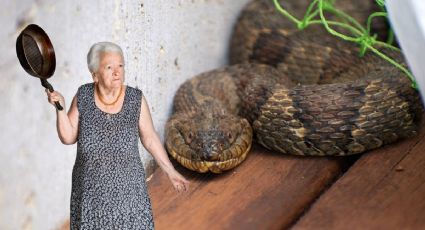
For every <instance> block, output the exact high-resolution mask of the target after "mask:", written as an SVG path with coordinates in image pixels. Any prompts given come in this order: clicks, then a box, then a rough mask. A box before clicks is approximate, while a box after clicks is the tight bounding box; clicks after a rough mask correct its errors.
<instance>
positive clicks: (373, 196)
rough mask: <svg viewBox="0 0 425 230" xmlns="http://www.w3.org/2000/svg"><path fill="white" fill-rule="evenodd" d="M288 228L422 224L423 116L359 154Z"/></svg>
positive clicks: (424, 200)
mask: <svg viewBox="0 0 425 230" xmlns="http://www.w3.org/2000/svg"><path fill="white" fill-rule="evenodd" d="M293 229H425V122H422V125H421V129H420V131H419V135H417V136H416V137H414V138H411V139H409V140H405V141H403V142H399V143H397V144H395V145H390V146H387V147H385V148H382V149H379V150H376V151H374V152H371V153H369V154H365V155H364V156H363V157H362V158H360V159H359V160H358V161H357V162H356V163H355V164H354V165H353V166H352V167H351V168H350V169H349V170H348V171H347V173H345V174H344V176H343V177H341V178H340V179H339V180H338V181H337V182H335V183H334V185H333V186H332V187H331V188H330V189H329V190H328V191H327V192H326V193H325V194H324V195H323V196H321V197H320V199H318V201H317V202H316V203H314V205H313V206H312V207H311V209H310V210H309V211H308V212H306V214H305V215H304V216H303V217H302V218H301V219H300V221H299V222H298V223H296V224H295V225H294V227H293Z"/></svg>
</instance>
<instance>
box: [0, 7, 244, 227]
mask: <svg viewBox="0 0 425 230" xmlns="http://www.w3.org/2000/svg"><path fill="white" fill-rule="evenodd" d="M246 2H248V0H238V1H235V0H232V1H230V0H227V1H225V0H191V1H190V0H174V1H167V0H144V1H141V0H139V1H136V0H131V1H118V0H115V1H102V0H92V1H85V0H73V1H66V0H1V7H0V25H1V30H0V51H1V52H0V70H1V77H0V109H1V113H0V130H1V132H0V143H1V148H0V159H1V160H0V170H1V174H0V229H56V228H57V227H58V226H60V225H61V224H62V223H63V222H64V221H65V220H66V219H68V217H69V197H70V190H71V170H72V166H73V164H74V160H75V154H76V145H72V146H64V145H62V144H61V143H60V142H59V139H58V137H57V134H56V129H55V111H54V108H53V107H52V106H51V105H50V104H48V103H47V100H46V95H45V93H44V89H43V88H42V87H41V86H40V83H39V80H38V79H36V78H34V77H31V76H29V75H28V74H26V72H24V70H23V69H22V68H21V66H20V65H19V62H18V60H17V58H16V54H15V41H16V37H17V35H18V34H19V32H20V31H21V30H22V29H23V28H24V26H25V25H27V24H29V23H36V24H39V25H40V26H42V27H43V28H44V30H45V31H46V32H47V33H48V34H49V36H50V39H51V40H52V43H53V45H54V48H55V51H56V61H57V66H56V72H55V74H54V76H53V77H52V78H51V79H50V82H51V83H52V85H53V86H54V87H55V89H57V90H58V91H60V92H62V94H63V95H64V96H65V98H66V99H67V100H68V104H69V102H70V99H71V98H72V96H73V95H74V94H75V92H76V90H77V88H78V86H79V85H81V84H83V83H86V82H90V81H91V77H90V75H89V72H88V70H87V67H86V62H85V60H86V53H87V51H88V49H89V47H90V46H91V45H92V44H93V43H94V42H98V41H105V40H109V41H113V42H116V43H118V44H120V45H121V47H122V48H123V50H124V52H125V58H126V64H127V66H126V82H127V84H128V85H130V86H135V87H138V88H140V89H142V90H143V91H144V93H145V95H146V97H147V99H148V101H149V103H150V108H151V112H152V115H153V118H154V123H155V126H156V129H157V130H158V132H159V134H160V136H161V137H163V127H164V124H165V122H166V119H167V117H168V116H169V114H170V112H171V106H172V97H173V95H174V93H175V91H176V90H177V87H178V86H179V85H180V84H181V83H182V82H183V81H184V80H185V79H187V78H189V77H191V76H193V75H194V74H197V73H200V72H203V71H206V70H209V69H213V68H216V67H219V66H222V65H224V64H225V63H226V62H227V44H228V41H229V36H230V33H231V29H232V26H233V23H234V21H235V19H236V17H237V15H238V13H239V11H240V9H241V8H242V7H243V5H244V4H245V3H246ZM141 155H142V159H143V162H144V164H145V166H147V165H149V164H151V163H150V162H151V158H150V156H149V155H148V153H146V151H145V150H142V148H141Z"/></svg>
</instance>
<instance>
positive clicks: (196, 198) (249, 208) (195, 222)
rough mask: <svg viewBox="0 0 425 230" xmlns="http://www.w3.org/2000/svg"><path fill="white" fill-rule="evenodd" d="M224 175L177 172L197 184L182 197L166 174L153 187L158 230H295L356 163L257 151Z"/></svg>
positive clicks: (155, 179)
mask: <svg viewBox="0 0 425 230" xmlns="http://www.w3.org/2000/svg"><path fill="white" fill-rule="evenodd" d="M251 151H252V152H251V154H250V156H249V157H248V158H247V159H246V160H245V162H243V163H242V164H241V165H240V166H239V167H237V168H236V169H234V170H231V171H228V172H226V173H224V174H221V175H216V174H199V173H196V172H192V171H189V170H186V169H184V168H182V167H180V166H178V165H177V164H176V163H175V162H174V163H175V166H176V168H177V170H178V171H180V172H181V173H182V174H183V175H184V176H185V177H186V178H188V179H189V180H190V182H191V185H190V186H191V187H190V191H189V192H187V193H186V194H177V193H176V192H175V191H174V189H173V188H172V185H171V183H170V182H169V180H168V178H167V176H166V175H165V174H164V173H163V172H162V170H157V171H156V172H155V173H154V175H153V178H152V179H151V180H150V181H149V183H148V186H149V191H150V196H151V200H152V204H153V212H154V220H155V227H156V229H159V230H160V229H281V228H282V227H284V226H290V225H291V224H292V223H293V222H294V221H295V220H296V219H297V218H298V217H299V216H300V215H301V214H302V213H303V211H304V209H305V207H306V206H309V205H310V204H311V203H312V202H313V201H314V200H315V199H316V198H317V197H318V196H319V195H320V194H321V193H322V191H323V190H324V189H326V188H327V187H328V185H329V184H331V183H332V182H333V181H334V180H335V179H336V178H337V177H338V176H339V175H340V174H341V172H342V171H343V170H344V169H345V168H346V167H347V165H348V164H349V162H350V161H352V160H353V158H323V157H320V158H306V157H293V156H284V155H282V154H277V153H272V152H270V151H267V150H265V149H264V148H262V147H259V146H254V148H253V150H251Z"/></svg>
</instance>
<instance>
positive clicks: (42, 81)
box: [40, 79, 63, 111]
mask: <svg viewBox="0 0 425 230" xmlns="http://www.w3.org/2000/svg"><path fill="white" fill-rule="evenodd" d="M40 80H41V85H42V86H43V87H44V88H46V89H48V90H49V91H50V92H51V93H53V91H55V90H54V89H53V86H52V85H51V84H50V83H49V82H48V81H47V80H44V79H40ZM55 106H56V109H57V110H59V111H60V110H63V107H62V106H61V104H59V102H58V101H55Z"/></svg>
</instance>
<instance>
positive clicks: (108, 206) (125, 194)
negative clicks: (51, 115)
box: [46, 42, 189, 229]
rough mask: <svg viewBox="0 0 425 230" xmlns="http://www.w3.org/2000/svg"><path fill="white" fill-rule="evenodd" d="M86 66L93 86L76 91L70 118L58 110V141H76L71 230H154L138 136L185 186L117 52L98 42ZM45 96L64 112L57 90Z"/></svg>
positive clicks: (174, 179) (178, 186) (177, 182)
mask: <svg viewBox="0 0 425 230" xmlns="http://www.w3.org/2000/svg"><path fill="white" fill-rule="evenodd" d="M87 64H88V68H89V70H90V72H91V74H92V77H93V83H89V84H85V85H82V86H81V87H80V88H79V89H78V92H77V94H76V95H75V97H74V99H73V100H72V103H71V106H70V109H69V112H68V114H67V113H66V111H65V110H62V111H57V112H56V114H57V131H58V135H59V138H60V140H61V141H62V143H64V144H67V145H69V144H74V143H75V142H77V158H76V160H75V165H74V168H73V172H72V194H71V229H153V226H154V224H153V218H152V209H151V204H150V198H149V196H148V192H147V188H146V183H145V173H144V169H143V165H142V162H141V160H140V156H139V151H138V138H139V137H140V139H141V142H142V144H143V146H144V147H145V148H146V149H147V150H148V151H149V152H150V153H151V154H152V155H153V157H154V158H155V160H156V162H157V163H158V164H159V166H160V167H161V169H162V170H164V171H165V172H166V173H167V175H168V177H169V179H170V180H171V183H172V184H173V186H174V188H175V189H176V190H177V191H178V192H181V191H186V190H187V189H188V185H189V183H188V181H187V180H186V179H185V178H184V177H183V176H181V175H180V174H179V173H178V172H177V171H176V170H175V169H174V167H173V165H172V164H171V162H170V161H169V159H168V156H167V153H166V152H165V150H164V148H163V146H162V144H161V142H160V139H159V137H158V134H157V133H156V132H155V129H154V127H153V124H152V119H151V115H150V112H149V107H148V103H147V101H146V98H145V97H144V96H143V94H142V91H140V90H138V89H135V88H132V87H130V86H126V85H123V83H124V58H123V54H122V50H121V48H120V47H119V46H118V45H116V44H114V43H110V42H100V43H96V44H94V45H93V46H92V47H91V49H90V51H89V53H88V55H87ZM46 92H47V95H48V100H49V102H50V103H51V104H53V105H54V102H56V101H58V102H59V103H60V104H61V105H62V106H63V107H64V108H65V100H64V98H63V96H62V95H61V94H60V93H59V92H57V91H55V92H53V93H50V92H48V91H46Z"/></svg>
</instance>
